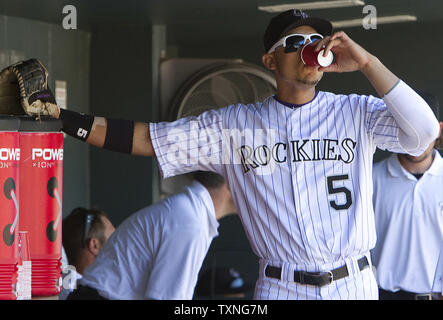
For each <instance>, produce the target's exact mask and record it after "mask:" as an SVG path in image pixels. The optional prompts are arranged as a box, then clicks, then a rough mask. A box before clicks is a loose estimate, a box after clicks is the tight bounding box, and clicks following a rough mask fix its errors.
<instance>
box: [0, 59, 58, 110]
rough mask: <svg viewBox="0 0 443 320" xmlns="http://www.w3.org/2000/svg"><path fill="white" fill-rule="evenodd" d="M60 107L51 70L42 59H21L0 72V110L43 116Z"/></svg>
mask: <svg viewBox="0 0 443 320" xmlns="http://www.w3.org/2000/svg"><path fill="white" fill-rule="evenodd" d="M56 109H57V105H56V101H55V98H54V95H53V94H52V92H51V90H50V89H49V87H48V71H47V70H46V68H45V66H44V65H43V64H42V63H41V62H40V61H39V60H37V59H30V60H26V61H21V62H18V63H16V64H13V65H11V66H9V67H7V68H5V69H3V70H2V71H1V72H0V114H13V115H23V114H27V115H30V116H40V115H51V114H53V113H54V111H55V110H56Z"/></svg>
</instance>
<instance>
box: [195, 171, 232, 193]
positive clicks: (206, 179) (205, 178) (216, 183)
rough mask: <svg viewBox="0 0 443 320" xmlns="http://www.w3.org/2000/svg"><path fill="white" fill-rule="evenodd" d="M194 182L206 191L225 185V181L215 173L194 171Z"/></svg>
mask: <svg viewBox="0 0 443 320" xmlns="http://www.w3.org/2000/svg"><path fill="white" fill-rule="evenodd" d="M194 180H197V181H198V182H200V183H201V184H202V185H203V186H204V187H205V188H206V189H218V188H220V187H221V186H223V185H224V184H225V179H224V178H223V177H222V176H221V175H219V174H218V173H215V172H210V171H196V172H194Z"/></svg>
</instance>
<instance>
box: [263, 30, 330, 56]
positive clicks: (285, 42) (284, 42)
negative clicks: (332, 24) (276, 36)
mask: <svg viewBox="0 0 443 320" xmlns="http://www.w3.org/2000/svg"><path fill="white" fill-rule="evenodd" d="M308 39H309V41H310V42H311V43H312V42H315V41H318V40H321V39H323V36H322V35H321V34H319V33H311V34H300V33H293V34H289V35H287V36H285V37H283V38H281V39H280V40H278V41H277V42H276V43H275V44H274V45H273V46H272V47H271V49H269V51H268V53H272V52H274V51H275V50H277V48H278V47H281V46H283V47H285V53H288V52H293V51H297V49H298V48H300V47H302V46H303V45H304V44H305V43H306V40H308Z"/></svg>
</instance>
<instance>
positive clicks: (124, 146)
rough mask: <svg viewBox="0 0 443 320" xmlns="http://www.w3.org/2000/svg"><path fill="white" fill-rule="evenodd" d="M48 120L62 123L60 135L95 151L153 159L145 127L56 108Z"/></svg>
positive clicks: (146, 124) (150, 143)
mask: <svg viewBox="0 0 443 320" xmlns="http://www.w3.org/2000/svg"><path fill="white" fill-rule="evenodd" d="M51 116H53V117H55V118H59V119H61V120H62V123H63V128H62V130H63V132H65V133H66V134H68V135H70V136H72V137H74V138H77V139H80V140H82V141H85V142H86V143H89V144H92V145H94V146H96V147H99V148H104V149H108V150H112V151H117V152H123V153H129V154H134V155H141V156H154V155H155V154H154V149H153V147H152V142H151V137H150V134H149V124H148V123H144V122H134V121H130V120H117V119H108V118H104V117H94V116H90V115H86V114H82V113H78V112H74V111H68V110H64V109H60V108H59V107H57V108H56V110H54V112H53V113H52V114H51Z"/></svg>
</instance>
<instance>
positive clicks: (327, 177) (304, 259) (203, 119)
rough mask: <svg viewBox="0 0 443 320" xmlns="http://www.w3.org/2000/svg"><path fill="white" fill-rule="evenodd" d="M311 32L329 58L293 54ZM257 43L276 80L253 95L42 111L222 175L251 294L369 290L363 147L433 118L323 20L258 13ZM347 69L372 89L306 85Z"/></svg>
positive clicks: (168, 171) (417, 144) (369, 222)
mask: <svg viewBox="0 0 443 320" xmlns="http://www.w3.org/2000/svg"><path fill="white" fill-rule="evenodd" d="M311 42H316V44H317V45H316V50H317V51H320V50H321V49H322V48H323V50H324V53H323V54H324V55H325V56H326V55H327V54H328V53H329V52H330V51H331V50H332V51H333V52H334V54H335V62H334V63H333V64H332V65H330V66H329V67H309V66H307V65H305V64H303V62H302V60H301V57H300V51H301V47H303V46H304V45H306V44H308V43H311ZM264 47H265V52H264V54H263V59H262V60H263V64H264V65H265V66H266V68H268V69H269V70H272V71H273V72H274V74H275V77H276V81H277V94H276V95H275V96H271V97H269V98H267V99H266V100H264V101H260V102H256V103H253V104H248V105H242V104H234V105H230V106H227V107H225V108H221V109H218V110H210V111H207V112H204V113H202V114H201V115H199V116H198V117H187V118H183V119H179V120H177V121H174V122H171V123H167V122H162V123H149V124H148V123H143V122H134V121H129V120H119V119H107V118H104V117H94V116H90V115H84V114H79V113H76V112H73V111H67V110H60V109H59V108H55V112H52V111H51V112H50V114H51V115H52V116H54V117H59V118H60V119H62V122H63V130H64V132H66V133H67V134H70V135H72V136H74V137H77V138H79V139H81V140H83V141H86V142H87V143H90V144H93V145H95V146H98V147H103V148H106V149H109V150H115V151H120V152H126V153H132V154H136V155H145V156H154V155H155V156H156V158H157V160H158V163H159V168H160V171H161V174H162V176H163V177H170V176H173V175H178V174H182V173H186V172H190V171H195V170H205V171H214V172H217V173H219V174H221V175H222V176H224V177H225V178H226V180H227V182H228V185H229V188H230V190H231V191H232V194H233V198H234V202H235V204H236V207H237V209H238V210H239V214H240V218H241V221H242V223H243V226H244V229H245V232H246V234H247V237H248V239H249V241H250V244H251V247H252V249H253V251H254V252H255V254H256V255H257V256H258V257H259V259H260V263H259V267H260V270H259V279H258V280H257V283H256V288H255V295H254V296H255V298H256V299H376V298H377V297H378V290H377V284H376V282H375V277H374V275H373V273H372V272H371V268H370V266H371V260H370V254H369V250H370V249H372V248H373V246H374V244H375V239H376V233H375V226H374V216H373V208H372V199H371V198H372V197H371V194H372V159H373V153H374V151H375V149H376V148H377V147H378V148H381V149H387V150H391V151H393V152H403V153H410V154H413V155H419V154H421V153H422V152H423V151H424V150H425V149H426V148H427V147H428V145H429V144H430V142H431V141H433V140H435V138H436V136H437V134H438V121H437V120H436V119H435V117H434V115H433V113H432V111H431V110H430V108H429V106H428V105H427V104H426V102H425V101H424V100H423V99H422V98H421V97H420V96H419V95H418V94H417V93H415V92H414V90H412V89H411V88H410V87H409V86H408V85H407V84H406V83H404V82H403V81H401V80H400V79H399V78H397V76H395V75H394V74H393V73H392V72H391V71H390V70H388V69H387V68H386V67H385V66H384V65H383V64H382V63H381V62H380V60H379V59H377V57H375V56H374V55H372V54H370V53H369V52H368V51H366V50H365V49H363V48H362V47H361V46H359V45H358V44H357V43H356V42H354V41H353V40H352V39H350V38H349V36H348V35H347V34H346V33H344V32H335V33H332V26H331V23H330V22H329V21H327V20H324V19H317V18H310V17H308V15H307V14H306V13H304V12H302V11H299V10H289V11H286V12H283V13H281V14H279V15H277V16H276V17H274V18H273V19H272V20H271V21H270V23H269V25H268V27H267V29H266V31H265V35H264ZM353 71H360V72H361V73H362V74H363V75H364V76H365V77H366V78H367V79H368V81H370V83H371V84H372V85H373V87H374V88H375V90H376V91H377V92H378V94H379V95H380V96H381V97H382V99H380V98H376V97H373V96H365V95H357V94H352V95H340V94H333V93H329V92H322V91H317V90H316V85H317V83H318V82H319V81H320V80H321V78H322V76H323V74H324V72H353ZM51 107H52V105H51ZM51 110H53V108H51Z"/></svg>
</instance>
